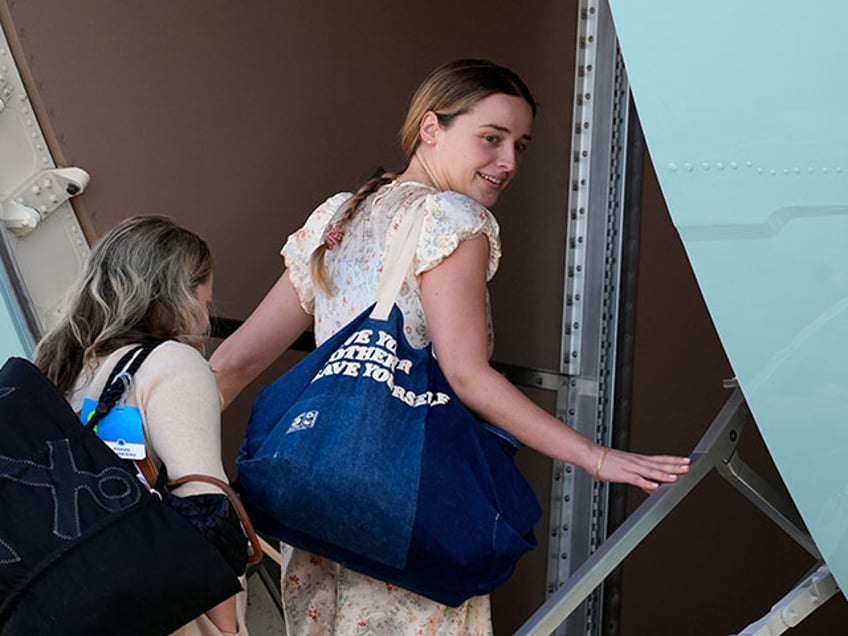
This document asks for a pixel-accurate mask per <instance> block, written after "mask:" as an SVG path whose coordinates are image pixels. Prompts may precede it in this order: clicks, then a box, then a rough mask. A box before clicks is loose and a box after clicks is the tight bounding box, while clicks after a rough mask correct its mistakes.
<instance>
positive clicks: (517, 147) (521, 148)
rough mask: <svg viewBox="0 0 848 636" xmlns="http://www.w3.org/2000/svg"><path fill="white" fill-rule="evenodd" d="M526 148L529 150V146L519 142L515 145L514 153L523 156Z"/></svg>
mask: <svg viewBox="0 0 848 636" xmlns="http://www.w3.org/2000/svg"><path fill="white" fill-rule="evenodd" d="M528 148H529V146H528V145H527V144H525V143H521V142H519V143H517V144H515V151H516V152H518V153H521V154H524V153H525V152H527V149H528Z"/></svg>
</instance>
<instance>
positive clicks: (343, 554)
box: [237, 213, 541, 606]
mask: <svg viewBox="0 0 848 636" xmlns="http://www.w3.org/2000/svg"><path fill="white" fill-rule="evenodd" d="M422 218H423V214H422V213H419V214H418V215H416V218H415V220H414V221H413V222H410V223H408V224H405V225H403V226H402V227H401V228H400V229H399V231H398V234H397V235H396V236H395V237H393V238H394V239H395V240H394V241H393V242H392V243H390V245H389V247H388V248H387V253H386V257H385V259H384V262H385V263H386V264H387V266H386V267H385V268H384V273H383V275H382V277H381V280H380V285H379V287H378V291H377V297H378V302H377V303H376V304H375V305H374V306H372V307H371V308H369V309H368V310H366V311H364V312H363V313H361V314H360V315H359V316H358V317H356V318H355V319H354V320H352V321H351V322H350V323H349V324H348V325H346V326H345V327H344V328H343V329H342V330H340V331H339V332H338V333H336V334H335V335H334V336H333V337H331V338H330V339H328V340H327V341H326V342H325V343H323V344H322V345H321V346H320V347H319V348H317V349H316V350H315V351H314V352H312V353H311V354H310V355H309V356H307V357H306V358H305V359H304V360H302V361H301V362H300V363H299V364H298V365H296V366H295V367H294V368H293V369H291V370H290V371H289V372H288V373H286V374H284V375H283V376H282V377H281V378H279V379H278V380H277V381H276V382H274V383H273V384H271V385H269V386H268V387H266V388H265V389H263V390H262V392H261V393H260V395H259V398H258V399H257V401H256V403H255V404H254V407H253V411H252V413H251V417H250V423H249V425H248V430H247V435H246V437H245V439H244V442H243V444H242V447H241V451H240V454H239V457H238V460H237V465H238V471H239V483H240V486H241V488H242V490H243V495H244V499H245V503H246V504H247V506H248V509H249V510H250V514H251V518H252V519H253V521H254V524H255V525H256V526H257V528H258V529H259V531H260V532H262V533H264V534H266V535H268V536H270V537H273V538H275V539H279V540H282V541H284V542H286V543H289V544H290V545H293V546H295V547H298V548H302V549H305V550H308V551H310V552H312V553H314V554H317V555H320V556H323V557H327V558H329V559H331V560H333V561H336V562H338V563H341V564H342V565H344V566H346V567H348V568H350V569H352V570H355V571H358V572H361V573H363V574H367V575H369V576H372V577H374V578H377V579H379V580H382V581H386V582H388V583H392V584H395V585H398V586H400V587H403V588H405V589H408V590H411V591H413V592H416V593H418V594H421V595H423V596H426V597H428V598H431V599H433V600H436V601H438V602H440V603H444V604H446V605H451V606H457V605H460V604H461V603H462V602H463V601H465V600H466V599H468V598H470V597H471V596H476V595H480V594H487V593H489V592H491V591H492V590H494V589H495V588H496V587H497V586H499V585H500V584H502V583H503V582H505V581H506V580H507V579H508V578H509V577H510V576H511V574H512V572H513V570H514V568H515V564H516V562H517V560H518V558H519V557H520V556H521V555H522V554H524V553H525V552H527V551H528V550H531V549H532V548H534V547H535V545H536V542H535V538H534V536H533V526H534V525H535V524H536V522H537V521H538V519H539V516H540V514H541V511H540V508H539V505H538V502H537V500H536V497H535V495H534V493H533V491H532V490H531V488H530V486H529V485H528V484H527V482H526V481H525V479H524V477H523V476H522V475H521V473H520V471H519V470H518V469H517V467H516V466H515V463H514V457H513V456H514V453H515V451H516V448H517V447H518V444H517V442H516V441H515V440H514V439H513V438H512V437H511V436H509V435H508V434H507V433H505V432H503V431H500V430H498V429H495V428H494V427H492V426H490V425H488V424H485V423H483V422H480V421H479V420H477V419H476V418H475V417H474V416H473V415H472V414H471V413H470V412H469V411H468V410H467V409H466V408H465V407H464V406H463V405H462V403H461V402H460V401H459V399H458V398H457V397H456V395H455V394H454V392H453V391H452V390H451V388H450V386H449V385H448V383H447V381H446V379H445V378H444V375H443V374H442V372H441V370H440V369H439V366H438V364H437V362H436V359H435V358H434V357H433V352H432V348H431V346H427V347H424V348H422V349H416V348H414V347H412V346H411V345H410V344H409V342H408V341H407V339H406V337H405V335H404V332H403V315H402V313H401V311H400V309H399V308H398V307H397V306H395V305H394V300H395V298H396V297H397V292H398V290H399V289H400V285H401V283H402V281H403V279H404V277H405V274H406V272H407V271H408V269H409V266H410V265H411V262H412V257H413V255H414V251H415V247H416V243H417V238H418V235H419V234H420V226H421V221H422Z"/></svg>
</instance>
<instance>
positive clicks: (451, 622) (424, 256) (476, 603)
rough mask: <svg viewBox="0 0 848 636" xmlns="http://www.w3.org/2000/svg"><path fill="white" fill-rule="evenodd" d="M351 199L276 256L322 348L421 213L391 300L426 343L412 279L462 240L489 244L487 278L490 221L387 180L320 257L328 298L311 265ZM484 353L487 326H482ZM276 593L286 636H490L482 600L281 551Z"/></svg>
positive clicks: (354, 311) (493, 243)
mask: <svg viewBox="0 0 848 636" xmlns="http://www.w3.org/2000/svg"><path fill="white" fill-rule="evenodd" d="M350 196H351V194H350V193H341V194H337V195H335V196H333V197H330V198H329V199H327V201H325V202H324V203H323V204H321V205H320V206H319V207H318V208H316V210H315V211H314V212H313V213H312V214H311V215H310V216H309V218H308V219H307V221H306V223H305V224H304V226H303V227H302V228H301V229H300V230H298V231H297V232H295V233H294V234H292V235H291V236H289V238H288V241H287V242H286V244H285V246H284V247H283V250H282V254H283V257H284V259H285V262H286V267H287V268H288V272H289V277H290V279H291V281H292V284H293V285H294V287H295V289H296V290H297V293H298V295H299V297H300V301H301V304H302V306H303V308H304V309H305V310H306V311H307V312H308V313H310V314H313V315H314V316H315V339H316V342H317V343H318V344H319V345H320V344H321V343H322V342H324V341H325V340H326V339H327V338H329V337H330V336H332V335H333V334H334V333H335V332H336V331H338V330H339V329H341V328H342V327H343V326H344V325H345V324H347V323H348V322H349V321H350V320H352V319H353V318H355V317H356V316H358V315H359V314H360V313H361V312H362V311H364V310H365V309H366V308H367V307H368V306H370V305H371V304H372V303H373V302H374V300H375V295H376V289H377V282H378V280H379V277H380V273H381V272H382V257H383V253H384V251H385V248H386V245H387V244H388V243H390V242H391V241H392V240H393V238H394V236H395V231H396V229H397V225H398V222H399V221H400V220H401V219H402V218H404V217H405V216H407V215H417V214H423V215H424V223H423V228H422V230H421V236H420V237H419V240H418V246H417V249H416V253H415V260H414V266H413V271H411V272H410V273H409V274H408V275H407V278H406V280H405V281H404V284H403V286H402V288H401V291H400V294H399V296H398V298H397V304H398V307H399V308H400V309H401V311H402V313H403V316H404V330H405V332H406V336H407V339H408V340H409V342H410V344H411V345H413V346H415V347H423V346H426V345H427V344H428V343H429V342H430V337H429V333H428V330H427V323H426V320H425V318H424V311H423V308H422V305H421V298H420V295H419V291H418V278H417V277H418V276H419V275H420V274H422V273H423V272H426V271H427V270H429V269H432V268H433V267H435V266H436V265H438V264H439V263H441V262H442V261H443V260H444V259H445V258H446V257H448V256H449V255H450V254H451V253H453V251H454V250H455V249H456V248H457V246H458V245H459V244H460V242H461V241H463V240H466V239H469V238H473V237H476V236H479V235H481V234H482V235H485V236H486V237H487V238H488V240H489V263H488V267H487V279H491V277H492V276H494V274H495V271H496V270H497V267H498V261H499V260H500V255H501V252H500V238H499V228H498V224H497V221H496V220H495V218H494V216H492V214H491V212H489V210H487V209H486V208H485V207H483V206H481V205H480V204H478V203H476V202H475V201H473V200H472V199H469V198H468V197H466V196H464V195H462V194H458V193H455V192H440V191H438V190H435V189H433V188H431V187H430V186H427V185H424V184H421V183H416V182H411V181H405V182H399V181H394V182H392V183H390V184H388V185H385V186H383V187H382V188H380V189H379V190H377V192H376V193H374V194H372V195H371V196H369V197H368V198H367V199H366V200H365V201H363V203H362V204H361V205H360V208H359V210H358V211H357V212H356V214H355V215H354V216H353V218H351V219H350V220H349V221H348V223H347V224H346V225H345V227H344V239H343V240H342V241H341V242H340V243H339V244H338V245H336V246H335V247H334V249H333V250H332V251H328V252H327V256H326V260H325V262H326V265H327V272H328V274H329V279H330V281H331V284H332V288H333V291H334V293H333V294H331V295H328V294H325V293H323V292H322V291H321V290H320V289H317V288H315V287H314V286H313V284H312V277H311V274H310V266H309V260H310V255H311V254H312V252H313V251H314V249H315V248H316V247H317V246H318V245H319V244H320V243H321V241H322V240H323V236H324V232H325V230H326V228H327V225H328V224H329V223H331V222H333V221H335V219H336V218H337V217H338V216H339V214H340V213H341V209H342V208H343V207H344V203H345V202H346V201H347V200H348V199H349V198H350ZM488 327H489V348H490V350H491V348H492V343H493V337H492V323H491V317H490V318H489V321H488ZM281 549H282V566H283V567H282V590H283V604H284V607H285V616H286V629H287V632H288V635H289V636H312V635H314V636H327V635H329V634H334V635H336V636H354V635H356V636H365V635H369V636H448V635H468V636H486V635H490V634H492V625H491V609H490V605H489V597H488V596H477V597H473V598H471V599H469V600H468V601H466V602H465V603H463V604H462V605H461V606H459V607H456V608H454V607H447V606H445V605H442V604H440V603H437V602H435V601H432V600H430V599H428V598H425V597H423V596H420V595H418V594H414V593H412V592H409V591H407V590H404V589H401V588H399V587H396V586H393V585H390V584H388V583H385V582H382V581H378V580H375V579H372V578H370V577H368V576H365V575H363V574H359V573H357V572H354V571H353V570H349V569H347V568H345V567H343V566H341V565H339V564H337V563H334V562H332V561H329V560H327V559H323V558H320V557H317V556H315V555H313V554H310V553H308V552H305V551H303V550H299V549H296V548H292V547H291V546H288V545H285V544H283V545H282V547H281Z"/></svg>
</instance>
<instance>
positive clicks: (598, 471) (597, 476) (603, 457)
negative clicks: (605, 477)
mask: <svg viewBox="0 0 848 636" xmlns="http://www.w3.org/2000/svg"><path fill="white" fill-rule="evenodd" d="M609 452H610V449H609V446H604V450H602V451H601V457H600V459H598V467H597V468H596V469H595V479H597V480H598V481H601V466H603V465H604V460H606V458H607V455H609Z"/></svg>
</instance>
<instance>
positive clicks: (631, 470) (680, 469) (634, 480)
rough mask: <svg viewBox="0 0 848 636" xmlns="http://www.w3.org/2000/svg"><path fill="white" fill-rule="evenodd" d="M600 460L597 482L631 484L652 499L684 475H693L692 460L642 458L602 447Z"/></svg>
mask: <svg viewBox="0 0 848 636" xmlns="http://www.w3.org/2000/svg"><path fill="white" fill-rule="evenodd" d="M597 457H598V460H597V463H596V464H595V472H594V475H593V477H594V478H595V479H601V480H603V481H611V482H615V483H621V484H631V485H633V486H636V487H637V488H641V489H642V490H643V491H644V492H646V493H647V494H649V495H650V494H651V493H652V492H654V491H655V490H656V489H657V488H659V487H660V484H669V483H674V482H676V481H677V479H678V477H679V476H680V475H685V474H686V473H687V472H689V463H690V461H689V458H688V457H677V456H675V455H640V454H637V453H629V452H627V451H621V450H616V449H614V448H605V447H601V446H599V447H598V453H597Z"/></svg>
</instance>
